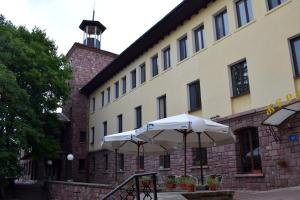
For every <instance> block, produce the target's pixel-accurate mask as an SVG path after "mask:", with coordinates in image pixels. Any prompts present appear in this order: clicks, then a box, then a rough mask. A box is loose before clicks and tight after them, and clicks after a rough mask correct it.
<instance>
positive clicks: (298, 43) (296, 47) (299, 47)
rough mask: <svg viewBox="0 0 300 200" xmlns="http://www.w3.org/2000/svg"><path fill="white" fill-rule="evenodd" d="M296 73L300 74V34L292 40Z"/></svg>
mask: <svg viewBox="0 0 300 200" xmlns="http://www.w3.org/2000/svg"><path fill="white" fill-rule="evenodd" d="M291 48H292V54H293V64H294V69H295V75H297V76H299V75H300V36H299V37H297V38H294V39H292V40H291Z"/></svg>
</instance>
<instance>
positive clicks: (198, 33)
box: [194, 25, 204, 52]
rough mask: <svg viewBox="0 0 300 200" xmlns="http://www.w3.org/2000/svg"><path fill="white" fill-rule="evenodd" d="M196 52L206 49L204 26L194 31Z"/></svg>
mask: <svg viewBox="0 0 300 200" xmlns="http://www.w3.org/2000/svg"><path fill="white" fill-rule="evenodd" d="M194 38H195V52H198V51H199V50H200V49H203V48H204V26H203V25H202V26H199V27H198V28H196V29H195V30H194Z"/></svg>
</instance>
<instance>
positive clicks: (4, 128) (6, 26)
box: [0, 15, 71, 178]
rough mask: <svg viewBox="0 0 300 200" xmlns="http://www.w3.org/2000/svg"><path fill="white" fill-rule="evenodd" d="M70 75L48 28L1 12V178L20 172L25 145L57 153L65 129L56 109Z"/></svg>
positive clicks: (34, 151) (35, 153)
mask: <svg viewBox="0 0 300 200" xmlns="http://www.w3.org/2000/svg"><path fill="white" fill-rule="evenodd" d="M70 76H71V70H70V67H69V65H68V63H67V60H66V59H65V57H64V56H62V55H61V56H58V55H57V48H56V46H55V43H54V42H53V41H52V40H50V39H49V38H48V37H47V35H46V33H45V32H44V31H42V30H40V29H39V28H37V27H35V28H34V29H33V30H32V31H28V30H27V29H26V28H25V27H23V26H20V27H17V26H14V25H13V24H12V23H11V22H10V21H7V20H5V18H4V17H3V16H2V15H0V178H1V177H2V178H3V177H7V176H16V175H17V174H16V172H18V170H17V168H18V167H17V166H18V165H17V164H18V156H19V155H20V151H21V150H24V151H25V152H26V153H27V154H28V155H30V156H32V157H36V158H42V157H45V156H47V158H50V159H51V158H53V157H55V155H56V153H57V150H58V145H57V142H56V141H55V138H56V137H57V136H58V135H59V134H60V133H61V130H62V124H61V122H60V121H59V120H58V118H57V115H56V110H57V108H58V107H60V106H61V105H62V104H63V102H64V101H65V100H66V98H67V97H68V94H69V86H68V84H67V82H68V80H69V79H70V78H71V77H70Z"/></svg>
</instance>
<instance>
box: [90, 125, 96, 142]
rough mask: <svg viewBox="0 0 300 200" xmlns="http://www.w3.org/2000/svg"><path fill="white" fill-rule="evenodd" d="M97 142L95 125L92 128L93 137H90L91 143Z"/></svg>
mask: <svg viewBox="0 0 300 200" xmlns="http://www.w3.org/2000/svg"><path fill="white" fill-rule="evenodd" d="M94 142H95V127H92V128H91V137H90V143H91V144H94Z"/></svg>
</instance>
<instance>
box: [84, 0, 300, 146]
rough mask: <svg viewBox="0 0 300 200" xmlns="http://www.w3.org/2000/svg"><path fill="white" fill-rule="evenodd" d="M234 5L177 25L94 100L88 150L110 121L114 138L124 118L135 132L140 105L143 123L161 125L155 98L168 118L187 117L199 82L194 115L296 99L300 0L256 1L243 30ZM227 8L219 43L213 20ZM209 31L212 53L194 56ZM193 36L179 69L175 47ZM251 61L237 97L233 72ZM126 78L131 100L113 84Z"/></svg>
mask: <svg viewBox="0 0 300 200" xmlns="http://www.w3.org/2000/svg"><path fill="white" fill-rule="evenodd" d="M233 2H234V1H233V0H218V1H215V2H213V3H211V4H210V5H209V6H208V7H207V8H206V9H202V10H201V11H200V12H199V13H198V14H197V15H195V16H193V17H192V18H191V19H190V20H189V21H186V22H185V23H184V24H183V25H182V26H179V27H178V28H177V29H176V30H175V31H173V32H172V33H171V34H169V35H168V36H166V37H165V38H164V39H163V40H161V41H159V43H157V44H156V45H155V46H154V47H153V48H151V49H149V50H148V51H147V52H145V53H144V54H143V55H142V56H140V57H139V58H137V59H136V60H135V61H134V62H132V63H131V64H130V65H129V66H128V67H127V68H126V69H124V70H123V71H121V72H120V73H118V74H116V75H115V76H114V77H111V79H110V80H109V81H108V82H107V83H106V84H104V85H102V86H101V87H99V88H98V89H97V90H96V91H94V93H92V94H91V95H90V99H91V98H93V97H96V112H95V113H92V114H90V120H89V127H93V126H94V127H95V132H96V134H95V135H96V138H95V144H94V145H90V147H89V150H90V151H94V150H97V149H99V147H100V140H101V138H102V134H103V131H102V130H103V128H102V122H103V121H107V122H108V133H109V134H112V133H116V127H117V126H116V125H117V116H118V115H119V114H123V130H124V131H125V130H131V129H133V128H134V122H135V115H134V108H135V107H137V106H139V105H142V121H143V124H144V123H146V122H148V121H151V120H155V119H157V99H156V98H157V97H159V96H161V95H164V94H166V97H167V115H168V116H172V115H176V114H181V113H187V111H188V101H187V100H188V97H187V84H188V83H190V82H192V81H194V80H197V79H199V80H200V87H201V100H202V110H201V111H197V112H193V113H191V114H194V115H198V116H204V117H208V118H209V117H213V116H216V115H219V116H221V117H224V116H228V115H231V114H235V113H239V112H242V111H247V110H250V109H254V108H259V107H262V106H266V105H268V104H270V103H273V102H274V101H275V100H276V99H277V98H278V97H283V98H284V97H285V95H286V94H288V93H291V94H292V95H293V96H295V90H296V86H297V88H298V89H299V88H300V82H299V81H297V82H295V80H294V75H293V67H292V61H291V55H290V48H289V42H288V39H289V38H291V37H293V36H295V35H297V34H299V33H300V23H299V19H300V1H299V0H288V1H287V2H286V3H284V4H282V5H281V6H278V7H277V8H275V9H273V10H271V11H268V9H267V7H266V1H265V0H252V5H253V13H254V21H252V22H251V23H249V24H248V25H246V26H244V27H242V28H239V29H238V28H237V23H236V17H235V16H236V15H235V10H234V3H233ZM224 7H227V13H228V21H229V32H230V34H229V35H228V36H227V37H225V38H223V39H221V40H219V41H215V36H214V25H213V24H214V23H213V15H214V14H215V13H216V12H218V11H219V10H221V9H222V8H224ZM201 23H203V24H204V26H205V31H204V32H205V45H206V48H205V49H204V50H201V51H200V52H198V53H194V51H193V40H192V38H193V37H192V30H193V28H195V27H196V26H198V25H199V24H201ZM184 34H187V36H188V58H187V59H186V60H184V61H182V62H178V58H177V40H178V38H180V37H181V36H182V35H184ZM168 45H170V47H171V65H172V67H171V68H170V69H169V70H167V71H164V72H163V71H162V49H164V48H165V47H166V46H168ZM156 53H158V62H159V75H158V76H157V77H155V78H151V70H150V68H151V65H150V58H151V57H152V56H153V55H155V54H156ZM244 58H246V60H247V65H248V74H249V82H250V94H247V95H245V96H241V97H236V98H231V83H230V76H229V65H230V64H232V63H235V62H237V61H239V60H241V59H244ZM144 62H145V63H146V83H144V84H142V85H140V84H139V76H138V75H139V68H138V66H139V65H140V64H142V63H144ZM134 68H137V82H138V86H137V88H136V89H134V90H132V91H130V71H131V70H133V69H134ZM125 75H126V76H127V93H126V94H125V95H124V96H121V97H120V98H118V99H117V100H113V99H114V82H115V81H117V80H119V81H120V83H119V87H120V95H121V86H122V83H121V79H122V77H123V76H125ZM107 87H111V103H109V104H108V105H106V106H104V107H103V108H101V92H102V91H103V90H106V88H107Z"/></svg>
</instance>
